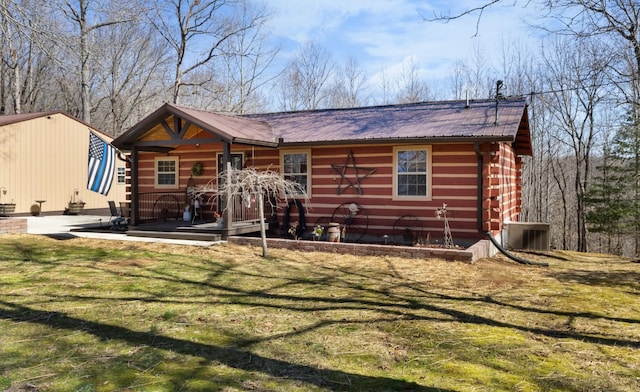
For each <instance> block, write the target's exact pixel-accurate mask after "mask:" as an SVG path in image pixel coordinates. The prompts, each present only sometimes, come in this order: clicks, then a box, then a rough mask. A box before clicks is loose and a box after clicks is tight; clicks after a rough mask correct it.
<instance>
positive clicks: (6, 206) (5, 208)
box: [0, 203, 16, 215]
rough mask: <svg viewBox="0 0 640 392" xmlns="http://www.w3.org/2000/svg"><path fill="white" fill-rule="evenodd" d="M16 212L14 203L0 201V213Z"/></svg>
mask: <svg viewBox="0 0 640 392" xmlns="http://www.w3.org/2000/svg"><path fill="white" fill-rule="evenodd" d="M14 212H16V205H15V204H14V203H0V215H9V214H13V213H14Z"/></svg>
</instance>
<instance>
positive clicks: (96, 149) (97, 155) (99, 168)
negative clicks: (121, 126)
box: [87, 132, 116, 195]
mask: <svg viewBox="0 0 640 392" xmlns="http://www.w3.org/2000/svg"><path fill="white" fill-rule="evenodd" d="M115 158H116V149H115V148H113V147H112V146H110V145H109V144H108V143H107V142H105V141H104V140H102V139H100V138H99V137H97V136H96V135H94V134H93V132H89V182H88V183H87V189H89V190H91V191H94V192H97V193H101V194H103V195H106V194H108V193H109V189H110V188H111V182H112V181H113V173H114V170H115Z"/></svg>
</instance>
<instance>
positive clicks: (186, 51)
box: [149, 0, 266, 103]
mask: <svg viewBox="0 0 640 392" xmlns="http://www.w3.org/2000/svg"><path fill="white" fill-rule="evenodd" d="M235 4H236V2H235V1H232V0H206V1H204V0H154V12H153V13H152V15H151V16H150V17H149V22H150V23H151V24H152V25H153V26H154V28H155V29H156V31H157V32H158V33H159V34H160V35H161V36H162V38H163V39H164V40H165V42H166V43H167V44H168V45H169V49H170V51H171V55H172V57H171V59H172V60H173V68H174V76H173V87H172V102H173V103H179V101H180V97H181V93H182V91H181V90H182V88H183V87H184V86H192V87H194V86H195V87H199V86H202V85H204V84H206V83H207V82H210V81H212V80H214V79H215V78H214V76H215V75H206V74H204V73H200V75H201V76H206V78H205V79H203V80H198V79H189V77H190V76H193V75H194V74H196V73H197V71H199V70H200V69H202V68H203V67H204V66H206V65H207V64H210V63H211V62H212V61H213V60H214V59H215V58H216V57H218V56H220V55H222V54H224V52H223V50H222V49H223V44H224V43H225V42H226V41H227V40H229V39H230V38H231V37H234V36H236V35H238V34H240V33H242V32H244V31H247V30H250V29H252V28H253V27H255V26H257V25H259V24H262V23H264V22H265V21H266V18H265V15H264V14H261V13H257V14H247V13H246V12H245V13H244V14H243V15H244V16H247V15H251V17H249V18H242V17H240V18H238V17H237V15H236V11H237V10H236V9H235V8H234V6H235ZM245 5H246V3H243V6H245Z"/></svg>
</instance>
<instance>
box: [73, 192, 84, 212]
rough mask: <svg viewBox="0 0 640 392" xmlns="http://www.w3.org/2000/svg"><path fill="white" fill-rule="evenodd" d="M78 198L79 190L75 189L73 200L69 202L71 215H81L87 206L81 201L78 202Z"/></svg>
mask: <svg viewBox="0 0 640 392" xmlns="http://www.w3.org/2000/svg"><path fill="white" fill-rule="evenodd" d="M76 196H78V190H77V189H75V190H74V191H73V193H72V194H71V200H70V201H69V213H70V214H79V213H81V212H82V210H83V209H84V205H85V204H86V203H85V202H83V201H82V200H81V199H78V200H76Z"/></svg>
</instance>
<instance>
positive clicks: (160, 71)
mask: <svg viewBox="0 0 640 392" xmlns="http://www.w3.org/2000/svg"><path fill="white" fill-rule="evenodd" d="M95 37H96V41H97V42H109V43H110V44H109V45H105V46H104V47H103V48H102V50H100V51H94V56H95V58H96V65H95V69H96V75H95V76H94V78H95V80H96V82H95V87H94V98H93V100H94V101H95V115H94V116H93V117H94V123H95V124H96V125H99V126H100V127H101V129H104V130H106V131H109V132H110V133H112V134H113V135H114V136H117V135H119V134H121V133H122V132H124V131H125V130H127V129H128V128H129V127H131V126H133V125H134V124H135V122H137V121H138V119H139V116H138V112H139V111H140V110H142V111H150V110H152V109H153V108H155V107H157V106H158V105H159V104H160V103H161V102H162V101H163V98H164V97H163V95H162V93H163V91H165V87H166V85H165V83H166V80H167V76H168V74H169V70H168V68H167V67H166V65H165V64H166V60H167V56H166V54H165V51H164V50H162V45H163V42H162V41H161V40H159V39H158V37H157V35H156V34H155V32H154V31H153V30H150V29H148V28H146V27H145V26H144V24H143V23H141V21H139V20H136V21H133V22H131V23H122V24H118V25H114V26H111V27H110V28H108V29H102V30H101V31H98V32H96V34H95Z"/></svg>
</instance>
